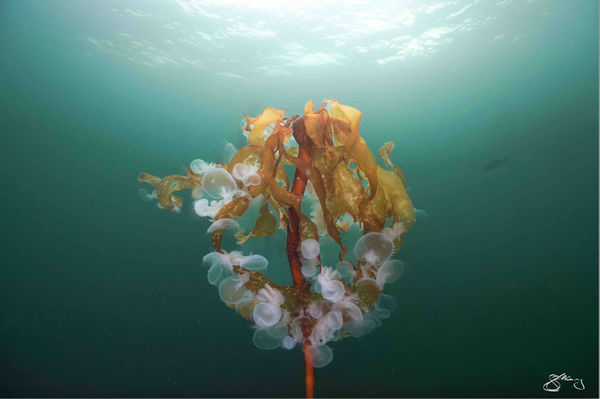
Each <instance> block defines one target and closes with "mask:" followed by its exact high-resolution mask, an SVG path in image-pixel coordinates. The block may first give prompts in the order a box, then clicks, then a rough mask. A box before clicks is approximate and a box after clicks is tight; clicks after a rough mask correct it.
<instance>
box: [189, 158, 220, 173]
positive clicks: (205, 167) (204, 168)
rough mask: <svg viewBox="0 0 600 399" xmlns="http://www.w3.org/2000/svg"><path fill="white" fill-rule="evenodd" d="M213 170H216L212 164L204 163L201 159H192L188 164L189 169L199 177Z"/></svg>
mask: <svg viewBox="0 0 600 399" xmlns="http://www.w3.org/2000/svg"><path fill="white" fill-rule="evenodd" d="M214 168H216V166H215V164H214V163H206V162H204V161H203V160H201V159H194V160H193V161H192V163H191V164H190V169H191V170H192V172H194V173H196V174H197V175H199V176H202V175H203V174H205V173H206V172H208V171H209V170H211V169H214Z"/></svg>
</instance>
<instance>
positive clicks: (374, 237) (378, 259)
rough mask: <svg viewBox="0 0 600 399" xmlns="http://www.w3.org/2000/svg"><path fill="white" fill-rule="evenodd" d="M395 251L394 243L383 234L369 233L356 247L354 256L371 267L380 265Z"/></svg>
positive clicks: (357, 242) (360, 239) (361, 238)
mask: <svg viewBox="0 0 600 399" xmlns="http://www.w3.org/2000/svg"><path fill="white" fill-rule="evenodd" d="M393 251H394V243H393V241H392V240H391V239H390V238H389V237H388V236H386V235H385V234H382V233H375V232H373V233H367V234H365V235H364V236H362V237H360V238H359V239H358V241H356V245H354V255H355V256H356V257H357V258H358V259H360V260H363V261H365V262H367V263H368V264H370V265H380V264H382V263H383V262H385V261H386V260H387V259H388V258H389V257H390V256H392V252H393Z"/></svg>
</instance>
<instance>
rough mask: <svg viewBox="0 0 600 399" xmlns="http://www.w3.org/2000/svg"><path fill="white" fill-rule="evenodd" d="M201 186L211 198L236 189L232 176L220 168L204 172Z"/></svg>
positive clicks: (219, 196)
mask: <svg viewBox="0 0 600 399" xmlns="http://www.w3.org/2000/svg"><path fill="white" fill-rule="evenodd" d="M202 188H203V189H204V191H205V192H206V193H207V194H208V195H210V196H211V197H213V198H221V197H224V196H225V195H226V194H227V193H231V192H233V191H235V190H236V189H237V185H236V184H235V180H233V177H232V176H231V175H230V174H229V172H227V171H226V170H225V169H222V168H214V169H210V170H209V171H208V172H206V173H205V174H204V178H203V179H202Z"/></svg>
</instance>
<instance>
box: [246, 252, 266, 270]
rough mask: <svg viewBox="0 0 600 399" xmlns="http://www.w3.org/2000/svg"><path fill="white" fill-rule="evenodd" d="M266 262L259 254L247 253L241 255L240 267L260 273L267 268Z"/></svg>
mask: <svg viewBox="0 0 600 399" xmlns="http://www.w3.org/2000/svg"><path fill="white" fill-rule="evenodd" d="M268 264H269V261H268V260H267V259H266V258H265V257H264V256H261V255H248V256H244V257H242V258H241V260H240V267H242V268H244V269H248V270H252V271H255V272H261V273H264V271H265V270H267V265H268Z"/></svg>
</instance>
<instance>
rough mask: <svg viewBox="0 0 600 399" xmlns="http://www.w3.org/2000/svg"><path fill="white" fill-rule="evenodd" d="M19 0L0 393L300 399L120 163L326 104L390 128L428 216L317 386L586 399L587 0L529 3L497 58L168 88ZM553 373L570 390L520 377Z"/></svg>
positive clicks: (594, 177) (373, 132)
mask: <svg viewBox="0 0 600 399" xmlns="http://www.w3.org/2000/svg"><path fill="white" fill-rule="evenodd" d="M19 3H20V4H19V5H18V6H17V5H15V4H13V3H12V2H2V3H1V4H0V49H2V58H1V59H0V101H1V105H0V135H1V136H0V137H1V145H0V151H1V156H0V164H1V165H2V182H3V187H4V189H3V190H2V194H1V195H0V198H1V207H0V208H1V209H2V211H1V213H0V221H1V230H0V231H1V233H0V234H1V241H0V242H1V243H2V261H1V262H0V264H1V266H0V282H1V284H2V286H1V290H0V323H1V324H0V396H29V397H31V396H60V397H72V396H82V397H90V396H93V397H97V396H118V397H130V396H143V397H156V396H160V397H191V396H195V397H240V396H242V397H243V396H248V397H259V396H266V397H274V396H292V397H297V396H302V395H303V394H304V391H303V389H304V386H303V372H304V369H303V361H302V356H301V352H300V351H299V350H298V349H296V350H294V351H292V352H287V351H283V350H275V351H262V350H259V349H256V348H255V347H254V346H253V345H252V341H251V338H252V330H251V329H250V323H249V322H247V321H246V320H244V319H242V318H241V317H239V316H238V315H236V314H235V313H234V312H233V311H230V310H229V309H227V308H226V307H225V306H223V305H222V303H220V301H219V299H218V295H217V293H216V290H215V289H214V287H212V286H210V285H209V284H208V283H207V281H206V276H205V274H206V272H205V271H204V270H201V269H200V262H201V257H202V256H203V255H205V254H206V253H207V252H208V251H209V250H210V248H209V245H210V243H209V241H208V239H207V237H206V236H205V235H204V234H205V231H206V228H207V227H208V225H209V222H208V221H199V220H193V219H192V218H191V217H189V216H188V211H187V209H184V210H183V211H182V213H181V214H174V213H169V212H166V211H160V210H157V209H155V208H153V206H152V204H148V203H144V202H142V201H141V200H140V198H139V196H138V190H139V189H140V188H146V189H148V188H149V186H145V185H143V184H141V183H138V182H137V177H138V175H139V173H140V172H142V171H145V172H148V173H151V174H154V175H158V176H165V175H168V174H177V173H179V170H180V167H181V166H184V165H188V164H189V162H190V161H191V160H193V159H195V158H203V159H207V160H211V159H215V158H218V152H219V148H220V146H221V145H222V144H221V140H222V139H229V140H230V141H234V142H235V140H239V127H238V123H239V121H240V119H241V117H242V115H243V114H244V113H245V112H250V111H249V110H248V108H249V107H253V106H254V107H257V106H258V108H259V109H262V108H264V107H266V106H274V107H280V108H284V107H285V106H288V107H289V109H290V112H289V113H288V115H293V114H299V113H301V112H302V108H303V105H304V103H305V102H306V101H308V100H311V99H314V100H315V102H317V103H319V102H320V101H321V99H322V98H323V97H327V98H338V99H340V101H342V103H344V104H347V105H351V106H354V107H356V108H358V109H360V110H361V111H362V112H363V115H364V117H363V128H362V129H361V132H362V134H363V136H364V137H365V138H366V140H367V141H368V142H369V143H370V144H371V147H372V148H373V149H377V148H378V147H379V145H381V144H382V143H383V142H386V141H390V140H393V141H395V143H396V146H397V147H396V149H395V150H394V152H393V153H392V154H393V160H394V162H395V163H396V164H397V165H398V166H400V167H401V168H402V169H403V170H404V172H405V174H406V178H407V183H408V186H410V187H411V189H412V192H411V197H412V198H413V201H414V204H415V206H416V207H417V208H421V209H424V210H426V211H427V213H428V214H429V215H428V216H427V218H423V219H418V221H417V223H416V224H415V226H414V228H413V229H412V230H411V231H410V232H409V234H407V235H406V237H405V241H404V247H403V249H402V251H401V253H400V254H399V258H400V259H402V260H404V261H406V262H407V264H408V267H407V271H406V273H405V275H404V276H403V277H402V279H401V280H400V281H398V282H397V283H396V284H394V285H393V286H392V287H391V288H390V292H387V293H390V294H392V295H394V296H395V297H396V299H397V300H398V307H397V309H396V310H395V312H394V313H393V315H392V317H390V318H389V319H387V320H384V322H383V326H382V327H380V328H378V329H376V330H375V331H374V332H372V333H371V334H369V335H367V336H365V337H363V338H361V339H348V340H343V341H341V342H336V343H332V344H331V347H332V349H333V350H334V360H333V362H332V364H330V365H329V366H327V367H325V368H323V369H319V370H317V380H316V384H317V385H316V392H317V395H318V396H323V397H327V396H328V397H332V396H334V397H405V396H409V397H433V396H441V397H528V396H578V397H584V396H585V397H597V395H598V105H599V104H598V3H597V2H596V1H562V2H547V3H545V7H547V8H548V12H549V16H548V17H547V18H545V19H543V20H541V21H538V23H536V24H532V25H531V26H527V29H528V32H527V33H528V36H527V37H528V39H527V40H523V41H522V42H521V43H520V44H519V45H515V46H510V47H506V48H494V49H490V48H488V47H487V46H486V45H485V44H484V43H478V42H477V41H476V40H472V41H470V42H468V43H463V44H460V43H459V44H458V45H457V46H456V47H455V48H454V50H453V52H449V51H448V52H444V51H443V50H442V51H440V52H438V53H435V54H434V55H430V56H427V57H421V58H418V57H415V58H413V59H408V60H405V61H402V62H401V63H397V64H393V65H392V64H389V65H387V64H386V65H385V66H384V67H382V71H383V72H377V71H375V69H377V68H374V67H364V69H361V68H362V67H360V68H359V67H354V68H350V69H349V70H344V74H342V75H341V76H340V75H337V74H336V70H335V68H333V67H323V68H316V69H314V70H313V71H312V72H310V73H307V74H305V75H299V76H286V77H285V78H281V77H274V78H273V79H270V80H268V82H267V83H264V84H263V85H260V84H256V83H252V82H243V83H240V81H239V80H237V81H235V82H233V83H232V82H228V81H217V80H215V79H214V78H213V77H211V76H198V77H197V80H196V81H194V85H192V87H190V88H189V91H186V90H185V87H184V86H186V84H185V82H184V81H178V79H180V80H182V79H184V78H183V77H181V76H179V75H177V73H176V72H177V71H176V70H175V69H173V71H172V73H170V74H166V75H165V74H163V75H160V77H162V78H164V77H165V76H167V75H168V76H169V79H170V80H169V79H166V78H165V79H162V78H160V79H159V77H158V75H156V74H154V75H153V74H152V73H150V72H145V71H144V70H143V69H142V68H138V67H133V66H130V65H128V64H126V63H125V62H123V61H121V60H120V59H118V58H114V57H108V56H106V55H105V54H102V53H92V54H91V55H89V56H83V55H81V54H83V53H84V51H85V50H86V48H87V47H88V45H89V43H87V44H86V43H85V41H84V40H82V37H81V31H83V30H85V28H86V21H85V20H79V21H74V20H66V19H65V16H64V15H62V14H60V13H58V12H56V10H54V9H52V8H51V6H50V5H49V4H50V2H47V3H44V2H33V1H23V2H19ZM57 3H59V2H57ZM54 4H56V3H54ZM519 18H521V19H520V21H519V23H525V24H526V23H527V18H528V16H527V15H521V16H519ZM49 30H51V31H52V32H49ZM49 44H51V45H49ZM461 46H462V47H461ZM463 47H464V48H463ZM461 51H463V53H465V54H466V53H468V55H465V56H461V54H463V53H461ZM390 65H392V66H390ZM369 68H372V70H369ZM353 74H356V75H357V76H360V77H361V78H360V79H358V78H357V79H353V78H352V75H353ZM192 89H193V90H192ZM249 104H250V105H249ZM504 157H508V158H509V162H508V163H505V164H503V165H501V166H499V167H497V168H496V169H494V170H492V171H488V172H484V171H483V166H484V165H485V164H487V163H488V162H490V161H492V160H494V159H498V158H504ZM184 199H185V201H186V205H187V204H190V203H191V201H190V200H189V196H188V195H185V196H184ZM273 247H275V249H274V248H273ZM276 248H277V246H276V245H275V246H273V245H268V244H266V243H264V242H257V243H253V244H250V246H249V249H250V250H254V251H256V252H258V253H261V252H262V253H265V252H269V253H271V251H275V250H276ZM245 250H246V248H245ZM281 252H282V253H281V254H279V255H273V256H272V257H269V259H270V266H269V267H270V268H275V269H276V268H277V267H278V266H279V267H280V268H282V269H281V270H287V269H286V266H285V260H284V258H283V256H284V254H283V251H281ZM277 256H279V258H277ZM282 278H285V276H284V277H282ZM563 372H565V373H567V374H569V375H570V376H573V377H576V378H583V380H584V383H585V386H586V389H585V390H584V391H576V390H575V389H573V388H572V386H571V385H570V384H568V383H565V384H563V387H562V389H561V391H560V392H559V393H553V394H551V393H548V392H545V391H543V390H542V385H543V384H544V383H545V382H546V381H547V380H548V375H549V374H551V373H558V374H560V373H563Z"/></svg>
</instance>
